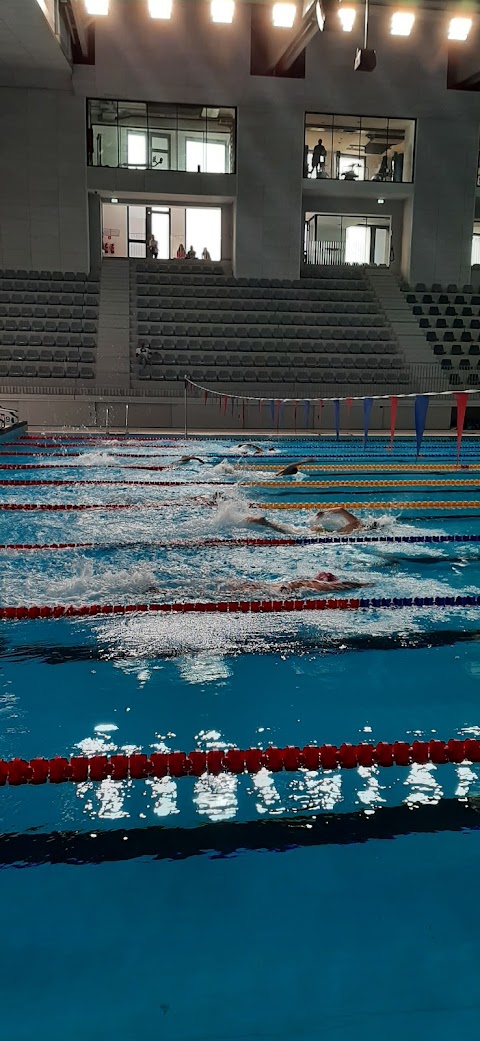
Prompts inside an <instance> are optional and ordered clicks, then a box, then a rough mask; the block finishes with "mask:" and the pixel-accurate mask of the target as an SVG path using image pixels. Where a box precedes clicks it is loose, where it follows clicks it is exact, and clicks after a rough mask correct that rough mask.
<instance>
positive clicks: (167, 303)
mask: <svg viewBox="0 0 480 1041" xmlns="http://www.w3.org/2000/svg"><path fill="white" fill-rule="evenodd" d="M138 306H139V307H143V308H150V309H154V308H156V309H158V310H161V311H162V313H163V314H167V315H168V314H170V313H171V311H172V310H175V308H178V307H182V308H183V307H187V308H188V307H191V308H194V309H195V313H198V312H199V311H207V312H214V313H215V312H218V311H220V312H222V311H228V312H229V313H230V312H231V310H232V302H231V301H230V303H229V302H228V301H227V300H225V299H223V298H222V299H212V297H208V298H207V297H205V298H203V297H202V298H200V297H199V298H195V299H194V300H193V301H192V300H191V299H189V298H188V295H184V296H182V297H180V296H163V295H161V294H158V296H143V295H140V297H139V302H138ZM233 306H234V308H235V310H236V312H242V311H243V312H245V311H248V312H249V314H255V315H262V316H263V317H262V319H261V320H262V321H264V322H268V321H275V318H270V317H269V316H270V315H278V316H279V318H283V316H284V315H287V314H290V315H295V316H296V317H298V316H299V315H306V314H315V315H317V314H340V315H342V314H354V315H356V314H377V313H378V309H377V307H376V305H375V303H374V301H373V300H371V301H367V302H362V301H359V302H356V303H352V302H351V301H345V300H340V301H339V302H335V301H332V299H331V298H330V299H329V300H327V301H325V302H324V303H322V302H319V301H318V300H298V299H295V300H256V299H253V298H251V297H245V298H241V297H235V299H234V301H233ZM166 321H168V318H167V319H166ZM170 321H172V316H171V314H170Z"/></svg>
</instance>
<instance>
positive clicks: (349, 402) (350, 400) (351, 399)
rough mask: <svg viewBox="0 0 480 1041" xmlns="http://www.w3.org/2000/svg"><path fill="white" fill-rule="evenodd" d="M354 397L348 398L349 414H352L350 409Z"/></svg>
mask: <svg viewBox="0 0 480 1041" xmlns="http://www.w3.org/2000/svg"><path fill="white" fill-rule="evenodd" d="M352 401H353V398H347V416H349V415H350V409H351V407H352Z"/></svg>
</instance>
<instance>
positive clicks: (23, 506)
mask: <svg viewBox="0 0 480 1041" xmlns="http://www.w3.org/2000/svg"><path fill="white" fill-rule="evenodd" d="M190 502H192V500H191V499H186V501H185V502H105V503H86V502H82V503H44V502H32V503H28V502H21V503H15V502H3V503H0V510H10V511H16V510H29V511H32V510H47V511H51V510H53V511H58V510H71V511H72V512H73V511H75V510H139V509H142V510H161V509H168V508H169V507H170V506H188V504H189V503H190ZM201 505H202V506H213V505H214V503H209V502H204V503H202V504H201Z"/></svg>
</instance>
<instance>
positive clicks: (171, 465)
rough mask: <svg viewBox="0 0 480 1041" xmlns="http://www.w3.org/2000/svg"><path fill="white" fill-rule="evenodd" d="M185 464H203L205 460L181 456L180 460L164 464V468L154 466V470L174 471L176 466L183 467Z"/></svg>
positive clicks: (192, 456)
mask: <svg viewBox="0 0 480 1041" xmlns="http://www.w3.org/2000/svg"><path fill="white" fill-rule="evenodd" d="M186 463H205V459H200V458H199V456H198V455H181V456H180V459H175V461H174V462H173V463H166V465H165V466H156V467H155V469H156V470H176V468H177V466H185V465H186Z"/></svg>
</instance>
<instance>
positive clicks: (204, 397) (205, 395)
mask: <svg viewBox="0 0 480 1041" xmlns="http://www.w3.org/2000/svg"><path fill="white" fill-rule="evenodd" d="M207 397H208V390H204V392H203V400H204V404H205V405H206V404H207Z"/></svg>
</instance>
